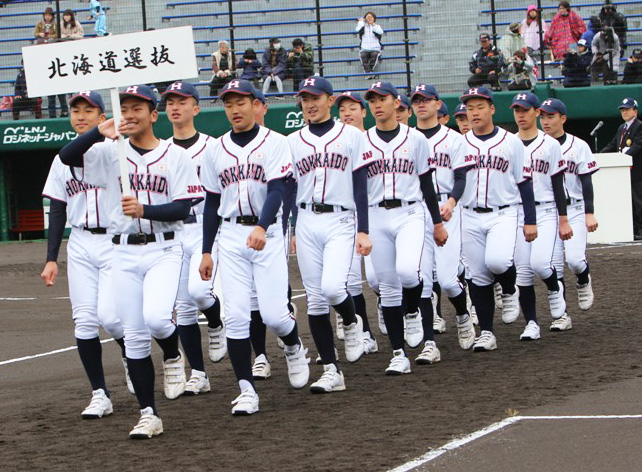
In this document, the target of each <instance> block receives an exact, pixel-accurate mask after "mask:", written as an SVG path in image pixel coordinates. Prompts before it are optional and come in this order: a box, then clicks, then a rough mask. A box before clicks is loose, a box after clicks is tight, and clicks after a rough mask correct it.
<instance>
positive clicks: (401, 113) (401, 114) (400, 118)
mask: <svg viewBox="0 0 642 472" xmlns="http://www.w3.org/2000/svg"><path fill="white" fill-rule="evenodd" d="M398 98H399V106H398V107H397V109H396V110H395V117H396V118H397V123H403V124H404V125H406V126H408V120H409V119H410V117H411V116H412V106H411V104H410V99H409V98H408V95H404V94H401V95H399V97H398Z"/></svg>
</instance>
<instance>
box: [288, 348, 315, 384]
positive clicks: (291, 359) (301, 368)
mask: <svg viewBox="0 0 642 472" xmlns="http://www.w3.org/2000/svg"><path fill="white" fill-rule="evenodd" d="M284 351H285V360H286V362H287V364H288V377H289V379H290V385H292V387H294V388H303V387H305V386H306V385H307V384H308V380H309V379H310V366H309V364H310V358H309V357H307V354H308V350H307V349H306V348H304V347H303V343H302V342H301V339H299V344H298V346H297V348H296V350H295V351H292V352H288V349H287V348H285V349H284Z"/></svg>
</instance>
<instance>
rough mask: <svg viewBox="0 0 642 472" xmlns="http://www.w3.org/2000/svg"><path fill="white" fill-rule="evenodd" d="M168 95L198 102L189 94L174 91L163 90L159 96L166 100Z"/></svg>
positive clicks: (195, 97)
mask: <svg viewBox="0 0 642 472" xmlns="http://www.w3.org/2000/svg"><path fill="white" fill-rule="evenodd" d="M170 95H178V96H179V97H185V98H190V97H192V98H194V99H195V100H196V101H197V102H198V97H197V96H195V95H192V94H191V93H185V92H177V91H176V90H165V91H164V92H163V93H162V94H161V98H167V97H168V96H170Z"/></svg>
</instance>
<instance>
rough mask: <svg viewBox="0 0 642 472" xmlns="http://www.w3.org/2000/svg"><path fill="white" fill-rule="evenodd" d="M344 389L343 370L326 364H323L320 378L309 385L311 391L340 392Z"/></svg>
mask: <svg viewBox="0 0 642 472" xmlns="http://www.w3.org/2000/svg"><path fill="white" fill-rule="evenodd" d="M345 389H346V384H345V381H344V379H343V372H339V371H337V366H335V365H334V364H327V365H324V366H323V375H321V378H320V379H319V380H317V381H316V382H314V383H313V384H312V385H310V391H311V392H312V393H331V392H341V391H343V390H345Z"/></svg>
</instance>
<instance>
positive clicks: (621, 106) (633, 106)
mask: <svg viewBox="0 0 642 472" xmlns="http://www.w3.org/2000/svg"><path fill="white" fill-rule="evenodd" d="M623 108H637V107H636V106H635V105H620V106H619V107H618V109H620V110H622V109H623Z"/></svg>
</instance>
